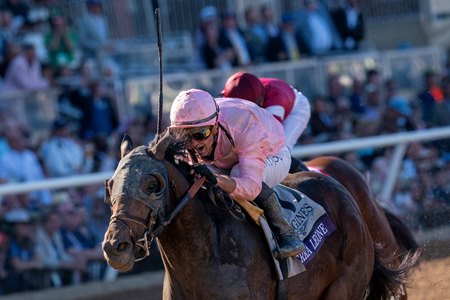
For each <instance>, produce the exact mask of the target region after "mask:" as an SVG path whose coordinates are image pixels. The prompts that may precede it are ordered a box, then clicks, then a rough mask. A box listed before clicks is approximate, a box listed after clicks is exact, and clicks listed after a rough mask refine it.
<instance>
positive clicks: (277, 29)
mask: <svg viewBox="0 0 450 300" xmlns="http://www.w3.org/2000/svg"><path fill="white" fill-rule="evenodd" d="M302 2H303V5H302V6H301V8H299V9H297V10H293V11H289V12H283V13H282V15H281V16H276V15H275V13H274V10H273V7H271V6H270V5H268V4H264V5H261V6H259V7H256V6H249V7H247V8H246V9H245V13H244V19H245V24H242V25H239V22H238V20H237V16H236V14H235V13H234V12H231V11H221V12H220V11H218V9H217V8H216V7H215V6H206V7H204V8H202V10H201V11H200V23H199V25H198V28H197V30H196V32H195V36H194V44H195V46H196V49H197V51H198V56H199V59H200V62H202V63H203V64H204V66H205V67H206V68H208V69H216V68H220V69H224V70H228V69H230V68H232V67H237V66H240V67H246V66H251V65H255V64H260V63H265V62H276V61H290V60H299V59H302V58H305V57H311V56H315V57H317V56H324V55H331V54H339V53H345V52H351V51H357V50H359V48H360V46H361V43H362V42H363V41H364V38H365V27H364V19H363V15H362V13H361V9H360V1H359V0H348V1H346V4H345V5H344V6H339V7H336V8H333V9H331V10H330V9H328V7H325V6H323V4H322V1H316V0H304V1H302Z"/></svg>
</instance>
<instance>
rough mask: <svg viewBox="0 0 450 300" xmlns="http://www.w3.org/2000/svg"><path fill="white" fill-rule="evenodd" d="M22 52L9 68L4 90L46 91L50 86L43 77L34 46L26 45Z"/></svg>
mask: <svg viewBox="0 0 450 300" xmlns="http://www.w3.org/2000/svg"><path fill="white" fill-rule="evenodd" d="M22 49H23V50H22V52H21V53H20V54H19V55H17V56H16V57H15V58H14V59H13V60H12V61H11V63H10V65H9V66H8V69H7V70H6V74H5V85H4V88H5V89H7V90H27V89H44V88H47V87H48V86H49V83H48V81H47V80H46V79H45V78H44V77H43V75H42V71H41V63H40V61H39V59H38V58H37V56H36V50H35V47H34V45H33V44H30V43H25V44H24V45H23V47H22Z"/></svg>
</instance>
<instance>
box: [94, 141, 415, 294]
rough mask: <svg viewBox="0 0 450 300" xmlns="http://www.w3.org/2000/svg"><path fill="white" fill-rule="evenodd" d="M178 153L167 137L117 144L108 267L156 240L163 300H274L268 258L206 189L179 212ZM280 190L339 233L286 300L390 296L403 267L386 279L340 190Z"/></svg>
mask: <svg viewBox="0 0 450 300" xmlns="http://www.w3.org/2000/svg"><path fill="white" fill-rule="evenodd" d="M176 149H177V147H176V145H173V144H171V143H170V136H169V135H165V136H164V137H162V138H161V140H160V141H159V142H158V143H155V144H154V145H152V147H146V146H140V147H137V148H135V149H132V146H131V141H130V140H125V141H124V142H123V143H122V147H121V153H122V159H121V161H120V163H119V165H118V167H117V169H116V171H115V173H114V175H113V177H112V178H111V179H110V180H108V181H107V184H106V190H107V199H109V202H110V204H111V209H112V217H111V222H110V224H109V227H108V230H107V232H106V233H105V238H104V241H103V251H104V256H105V258H106V260H107V261H108V263H109V265H110V266H112V267H113V268H115V269H117V270H119V271H128V270H130V269H131V268H133V266H134V262H135V259H137V258H141V257H143V256H144V255H145V251H146V250H147V242H148V240H147V238H148V236H156V235H158V234H159V236H158V239H157V240H158V244H159V248H160V251H161V256H162V259H163V262H164V266H165V271H166V272H165V280H164V292H163V295H164V298H165V299H171V298H173V299H275V298H276V296H277V291H278V290H277V288H278V281H277V277H276V272H275V269H274V266H273V262H272V259H271V256H270V253H269V251H270V250H269V249H268V247H267V246H266V245H267V244H266V241H265V238H264V236H263V233H262V231H261V229H260V228H259V227H258V226H257V225H256V224H255V223H254V222H253V221H252V220H250V219H249V218H247V219H241V218H236V217H233V215H232V214H231V213H230V212H229V211H226V210H223V209H218V207H217V206H216V204H214V202H213V201H211V194H210V193H208V191H207V190H205V189H200V190H199V191H198V192H197V194H196V195H195V196H194V197H193V198H192V199H191V200H190V201H189V202H188V203H187V205H186V206H184V208H180V206H179V205H180V199H181V198H182V197H183V196H184V195H185V193H186V191H188V189H189V187H190V186H191V185H192V184H193V179H192V177H191V175H189V174H190V167H189V166H188V165H187V164H185V163H183V162H178V161H177V160H176V154H177V151H176ZM283 184H285V185H287V186H289V187H292V188H294V189H298V190H300V191H302V192H303V193H304V194H306V195H307V196H309V197H310V198H312V199H314V200H315V201H317V202H318V203H319V204H321V205H322V206H323V207H324V208H325V210H326V211H327V213H328V215H329V217H330V218H331V219H332V220H333V222H334V223H335V224H336V227H337V230H336V231H335V232H333V233H332V234H331V235H330V236H329V238H328V239H327V240H326V241H325V243H324V245H323V247H322V248H321V250H320V251H319V252H318V254H317V255H316V256H315V257H314V258H313V260H312V261H311V263H310V264H309V265H308V268H307V270H306V272H303V273H301V274H299V275H297V276H294V277H292V278H290V279H289V280H288V297H289V298H290V299H363V298H364V297H365V296H368V298H367V299H388V297H390V296H391V295H393V296H395V295H396V293H397V292H398V288H399V287H400V285H401V284H402V283H403V281H404V279H405V278H404V276H405V274H406V271H407V270H408V269H409V268H410V267H411V262H409V261H406V262H405V263H404V264H403V265H402V266H401V267H400V268H399V269H397V270H393V269H388V268H387V267H386V266H385V265H384V264H383V262H382V261H380V259H379V254H378V252H377V251H375V247H374V243H373V241H372V238H371V235H370V232H369V229H368V227H367V225H366V224H365V222H364V220H363V218H362V217H361V214H360V211H359V209H358V207H357V206H356V203H355V201H354V199H353V197H352V195H351V194H350V193H349V192H348V191H347V190H346V189H345V188H344V187H343V185H341V184H340V183H339V182H338V181H336V180H334V179H333V178H331V177H329V176H325V175H322V174H319V173H314V172H302V173H297V174H294V175H290V176H288V177H287V178H286V180H285V181H284V182H283ZM183 199H184V198H183ZM366 293H367V294H366Z"/></svg>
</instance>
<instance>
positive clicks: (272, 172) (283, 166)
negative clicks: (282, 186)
mask: <svg viewBox="0 0 450 300" xmlns="http://www.w3.org/2000/svg"><path fill="white" fill-rule="evenodd" d="M290 167H291V153H290V151H289V148H288V147H287V146H284V147H283V148H282V149H281V150H280V152H278V153H277V154H276V155H274V156H269V157H268V158H267V159H266V161H265V164H264V174H263V181H264V182H265V183H266V184H267V185H268V186H270V187H274V186H276V185H277V184H279V183H280V182H281V181H283V179H284V178H286V176H288V174H289V168H290Z"/></svg>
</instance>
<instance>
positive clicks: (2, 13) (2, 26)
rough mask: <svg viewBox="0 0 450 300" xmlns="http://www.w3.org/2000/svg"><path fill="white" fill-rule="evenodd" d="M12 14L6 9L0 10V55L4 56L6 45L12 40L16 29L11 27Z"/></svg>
mask: <svg viewBox="0 0 450 300" xmlns="http://www.w3.org/2000/svg"><path fill="white" fill-rule="evenodd" d="M12 20H13V19H12V14H11V12H10V11H7V10H0V55H1V56H2V57H4V56H5V52H6V45H7V44H8V43H11V42H13V40H14V38H15V36H16V33H17V29H16V28H14V27H13V22H12Z"/></svg>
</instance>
